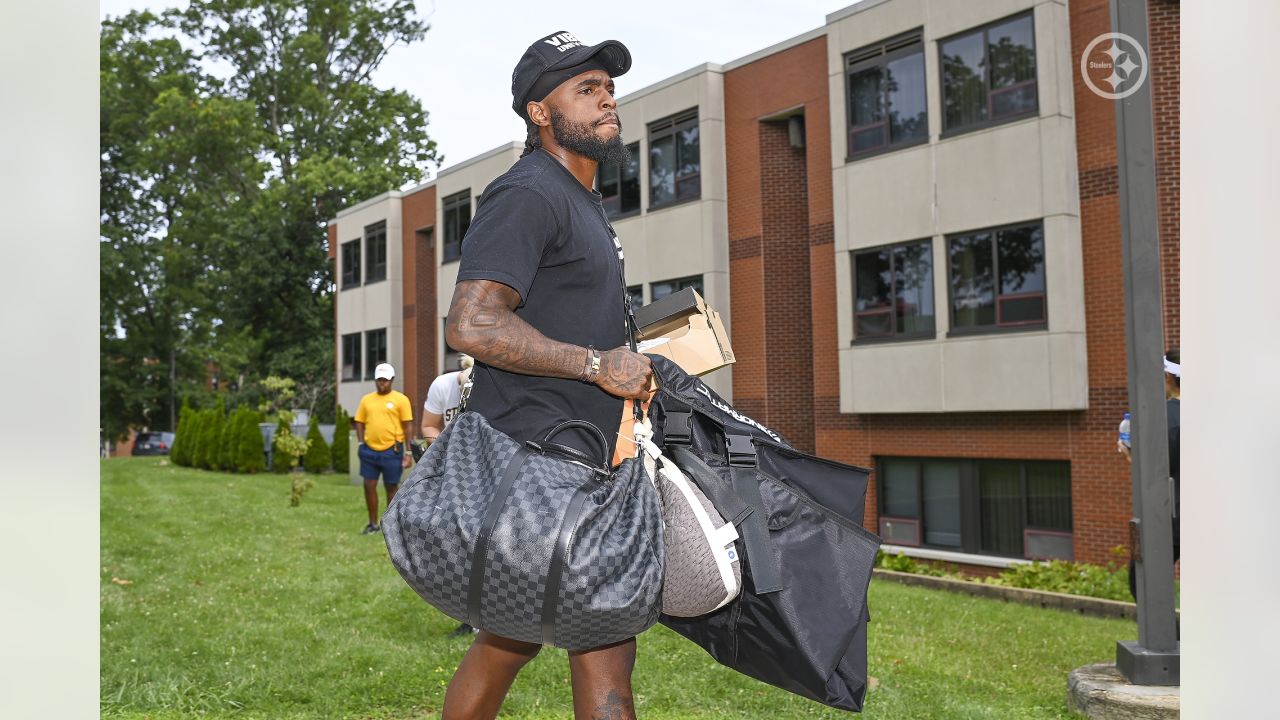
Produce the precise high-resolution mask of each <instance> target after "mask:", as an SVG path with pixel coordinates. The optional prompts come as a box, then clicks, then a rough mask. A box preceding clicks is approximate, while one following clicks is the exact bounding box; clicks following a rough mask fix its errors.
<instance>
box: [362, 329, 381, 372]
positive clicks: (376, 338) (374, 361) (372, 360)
mask: <svg viewBox="0 0 1280 720" xmlns="http://www.w3.org/2000/svg"><path fill="white" fill-rule="evenodd" d="M364 346H365V357H364V372H365V379H366V380H372V379H373V371H374V370H376V369H377V367H378V363H384V362H386V361H387V331H386V328H383V329H381V330H369V331H367V332H365V334H364Z"/></svg>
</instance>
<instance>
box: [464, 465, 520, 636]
mask: <svg viewBox="0 0 1280 720" xmlns="http://www.w3.org/2000/svg"><path fill="white" fill-rule="evenodd" d="M532 454H533V453H531V452H530V451H529V450H527V449H525V448H523V447H522V448H520V449H519V450H516V454H515V455H513V456H512V457H511V460H510V462H508V463H507V469H506V470H505V471H503V473H502V480H501V481H500V482H499V483H498V490H497V492H495V493H494V494H493V499H492V500H490V501H489V507H488V509H486V510H485V515H484V522H482V523H481V524H480V532H479V533H477V534H476V546H475V549H474V550H473V551H472V553H471V583H470V586H469V588H468V593H467V623H468V624H469V625H471V626H472V627H477V628H478V627H484V626H483V625H482V624H481V622H480V600H481V597H482V596H483V594H484V571H485V569H486V568H487V566H488V565H489V538H490V537H492V536H493V529H494V527H496V526H497V524H498V516H499V515H501V514H502V508H503V507H505V506H506V504H507V498H508V497H510V496H511V488H512V486H514V485H515V482H516V478H517V477H518V476H519V475H520V470H521V468H523V467H524V463H525V461H526V460H528V459H529V456H530V455H532Z"/></svg>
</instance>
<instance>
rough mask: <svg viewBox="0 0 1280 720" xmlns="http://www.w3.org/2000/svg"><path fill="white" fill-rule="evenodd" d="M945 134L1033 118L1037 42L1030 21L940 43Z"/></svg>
mask: <svg viewBox="0 0 1280 720" xmlns="http://www.w3.org/2000/svg"><path fill="white" fill-rule="evenodd" d="M938 50H939V57H940V60H941V64H942V107H943V115H942V119H943V129H945V130H957V129H967V128H975V127H981V126H983V125H986V124H988V123H991V122H997V121H1000V120H1004V119H1007V118H1015V117H1020V116H1023V115H1028V114H1031V113H1034V112H1035V110H1036V107H1037V86H1036V42H1035V27H1034V23H1033V22H1032V18H1031V15H1029V14H1028V15H1020V16H1018V17H1014V18H1007V19H1005V20H1001V21H999V22H996V23H992V24H991V25H988V26H986V27H982V28H978V29H976V30H972V31H969V32H966V33H965V34H963V35H958V36H956V37H953V38H949V39H947V40H944V41H942V42H941V43H939V49H938Z"/></svg>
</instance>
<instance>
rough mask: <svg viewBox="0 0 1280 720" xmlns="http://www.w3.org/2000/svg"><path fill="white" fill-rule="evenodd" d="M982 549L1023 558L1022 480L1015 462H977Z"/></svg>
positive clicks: (996, 553)
mask: <svg viewBox="0 0 1280 720" xmlns="http://www.w3.org/2000/svg"><path fill="white" fill-rule="evenodd" d="M978 488H979V489H978V497H979V501H980V503H981V505H980V507H981V518H982V532H981V534H980V537H981V545H980V547H981V549H982V551H983V552H985V553H991V554H993V555H1012V556H1020V555H1022V528H1023V518H1022V478H1021V467H1020V465H1019V463H1015V462H1001V461H983V462H979V463H978Z"/></svg>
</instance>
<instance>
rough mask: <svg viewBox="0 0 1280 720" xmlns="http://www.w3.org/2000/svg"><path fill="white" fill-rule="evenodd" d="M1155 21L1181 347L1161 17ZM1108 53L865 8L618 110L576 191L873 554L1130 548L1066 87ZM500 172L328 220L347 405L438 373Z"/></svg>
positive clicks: (953, 11) (1065, 16)
mask: <svg viewBox="0 0 1280 720" xmlns="http://www.w3.org/2000/svg"><path fill="white" fill-rule="evenodd" d="M1149 11H1150V29H1151V37H1150V42H1149V45H1150V47H1149V48H1148V49H1147V50H1148V57H1149V73H1150V74H1149V80H1148V81H1149V82H1151V83H1152V89H1153V102H1154V104H1155V110H1156V122H1155V134H1156V147H1157V166H1156V173H1157V185H1158V187H1157V191H1158V199H1159V204H1160V210H1159V212H1160V215H1159V217H1160V227H1159V231H1160V238H1161V243H1162V252H1163V267H1164V271H1165V273H1164V275H1165V280H1164V293H1165V295H1164V297H1165V312H1164V317H1165V337H1166V338H1167V342H1168V343H1169V344H1176V343H1177V342H1178V337H1179V331H1178V301H1177V297H1178V280H1177V277H1178V115H1177V108H1178V13H1179V6H1178V3H1177V2H1176V1H1174V0H1150V2H1149ZM1109 30H1110V17H1109V11H1108V4H1107V2H1106V0H1071V1H1070V2H1065V1H1063V0H999V1H998V2H997V1H995V0H992V1H991V2H981V3H978V2H966V3H957V2H953V1H951V0H864V1H863V2H860V3H857V4H855V5H852V6H850V7H848V8H845V9H844V10H841V11H838V12H835V13H832V14H831V15H829V16H827V18H826V22H825V23H824V24H823V25H822V26H821V27H818V28H816V29H814V30H812V31H810V32H807V33H804V34H802V35H800V36H798V37H795V38H792V39H790V40H787V41H784V42H782V43H779V44H777V45H774V46H772V47H769V48H765V49H762V50H760V51H759V52H756V53H753V54H751V55H748V56H746V57H744V58H741V59H739V60H735V61H733V62H730V63H727V64H725V65H716V64H711V63H708V64H704V65H701V66H698V67H695V68H692V69H690V70H688V71H686V72H683V73H680V74H678V75H675V76H673V77H671V78H668V79H666V80H664V81H662V82H659V83H656V84H654V85H652V86H649V87H646V88H642V89H639V90H635V91H633V92H630V93H627V94H624V95H623V96H622V97H620V99H619V108H618V111H619V114H620V115H621V117H622V120H623V125H624V127H625V128H626V133H625V136H626V137H627V139H629V140H631V147H632V154H633V160H632V162H631V163H630V164H629V165H628V166H626V167H621V168H604V169H602V171H601V175H600V177H599V179H598V182H597V187H598V189H599V190H600V192H601V194H602V195H603V196H604V202H605V206H606V208H607V209H608V210H609V212H610V214H611V216H612V217H613V224H614V227H615V228H616V229H617V231H618V234H619V236H620V237H621V239H622V241H623V244H624V246H625V247H626V252H627V282H628V285H629V290H630V292H631V293H632V295H633V296H634V297H636V298H637V299H638V300H639V301H641V302H651V301H652V300H654V299H656V298H657V297H660V296H662V295H665V294H666V293H669V292H672V291H674V290H678V289H680V288H682V287H685V286H694V287H697V288H698V289H699V291H700V292H701V293H702V294H703V295H704V296H705V297H706V298H707V300H708V302H709V303H710V304H711V305H712V306H714V307H716V308H717V309H718V310H720V311H721V312H722V314H723V315H724V316H725V319H726V325H727V326H728V328H729V331H730V333H731V336H732V339H733V344H734V349H735V351H736V353H737V356H738V362H737V364H736V365H734V366H733V367H731V368H726V369H724V370H720V371H717V372H716V373H713V374H712V375H710V376H708V382H709V383H710V384H711V385H712V386H713V387H715V389H716V390H718V391H719V392H721V393H722V394H723V395H725V396H726V397H729V398H730V399H731V400H732V401H733V403H734V405H735V406H736V407H737V408H739V409H741V410H742V411H744V412H746V413H747V414H749V415H751V416H753V417H755V418H757V419H759V420H761V421H763V422H765V423H766V424H768V425H770V426H773V427H775V428H776V429H778V430H779V431H780V432H781V433H782V434H783V436H784V437H786V438H787V439H788V440H790V441H791V442H792V443H793V444H794V445H796V446H797V447H800V448H803V449H806V450H813V451H816V452H817V453H818V454H820V455H823V456H825V457H830V458H833V459H837V460H841V461H844V462H849V463H853V464H857V465H861V466H864V467H868V468H872V470H873V482H872V484H871V487H870V490H869V492H868V498H867V503H868V508H867V509H868V512H867V518H868V527H870V528H871V529H873V530H875V531H878V532H880V533H881V535H882V536H883V537H884V540H885V543H886V547H887V549H889V550H890V551H899V550H901V551H903V552H906V553H907V554H909V555H914V556H917V557H923V558H930V559H940V560H947V561H953V562H960V563H964V564H965V565H967V566H969V567H970V568H971V569H974V570H980V569H988V570H989V569H992V568H999V567H1002V566H1006V565H1009V564H1011V563H1016V562H1022V561H1024V560H1025V559H1026V558H1032V557H1066V558H1075V559H1079V560H1085V561H1089V562H1105V561H1107V560H1109V559H1111V557H1112V556H1111V549H1112V548H1115V547H1118V546H1123V545H1125V544H1126V541H1127V532H1126V522H1127V519H1128V517H1129V514H1130V511H1129V508H1130V504H1131V502H1130V489H1129V474H1128V466H1127V465H1126V464H1125V463H1124V461H1123V459H1121V458H1120V456H1119V455H1117V454H1116V452H1115V449H1114V442H1115V432H1116V425H1117V423H1118V422H1119V419H1120V416H1121V415H1122V414H1123V412H1124V411H1125V409H1126V395H1127V390H1126V387H1127V382H1126V375H1125V347H1124V342H1125V341H1124V332H1123V330H1124V328H1123V325H1124V311H1123V276H1122V268H1121V248H1120V222H1119V195H1118V175H1117V164H1116V135H1115V121H1114V109H1113V106H1112V102H1111V101H1109V100H1105V99H1103V98H1102V97H1100V96H1098V95H1096V94H1094V93H1093V92H1092V91H1091V90H1090V89H1089V88H1088V87H1087V86H1086V84H1085V82H1084V80H1083V77H1082V75H1081V71H1080V58H1081V55H1082V53H1083V52H1084V50H1085V48H1086V47H1087V46H1088V45H1089V43H1090V41H1091V40H1093V39H1094V38H1096V37H1097V36H1099V35H1100V34H1103V33H1105V32H1108V31H1109ZM1102 47H1103V48H1105V47H1106V45H1103V46H1102ZM520 150H521V145H520V144H519V143H512V144H509V145H503V146H501V147H499V148H496V149H495V150H493V151H490V152H488V153H485V154H483V155H481V156H478V157H476V158H472V159H470V160H467V161H465V162H462V163H460V164H457V165H454V166H451V167H449V168H446V169H444V170H442V171H441V172H440V173H439V176H438V177H437V178H436V179H434V180H432V181H431V182H428V183H426V184H424V185H422V186H420V187H417V188H413V189H410V190H407V191H403V192H389V193H387V194H385V195H382V196H379V197H377V198H373V199H371V200H368V201H365V202H362V203H360V204H358V205H355V206H353V207H351V208H348V209H346V210H343V211H342V212H341V213H339V214H338V216H337V217H336V218H335V219H334V220H333V221H331V223H330V226H329V237H328V240H329V248H330V254H331V256H332V257H333V258H334V260H335V277H336V278H338V286H339V292H338V301H337V337H336V338H335V343H336V348H337V368H336V372H337V376H338V387H339V392H338V397H339V401H340V402H341V403H342V404H343V405H344V406H345V407H347V408H348V409H349V410H351V409H354V405H355V403H356V401H357V400H358V398H359V396H360V395H361V394H363V393H364V392H366V391H367V389H368V388H369V387H371V382H369V380H368V378H369V377H371V373H372V368H373V366H374V364H376V363H377V362H379V361H381V360H383V359H386V360H389V361H390V362H392V363H393V364H395V365H396V367H397V368H398V369H399V371H400V373H401V377H402V378H404V382H403V388H404V390H405V392H406V394H408V395H409V396H410V398H411V399H412V400H413V401H414V402H415V403H417V404H419V406H420V404H421V402H422V401H423V399H424V396H425V393H426V389H427V387H428V385H429V384H430V381H431V379H432V377H434V375H435V374H437V373H438V372H440V371H442V370H445V369H451V368H452V367H453V359H452V356H451V354H450V350H449V348H447V347H446V346H445V344H444V340H443V318H444V315H445V313H446V311H447V309H448V305H449V301H450V298H451V296H452V289H453V285H454V280H455V278H456V273H457V258H458V255H459V250H460V246H461V240H462V236H463V235H464V234H465V231H466V227H467V225H468V223H469V221H470V217H471V213H472V211H473V209H474V204H475V202H476V200H477V198H478V196H479V195H480V193H481V192H482V190H483V189H484V187H485V185H487V184H488V182H490V181H491V180H492V179H493V178H495V177H496V176H497V175H498V174H500V173H501V172H503V171H504V170H505V169H506V168H507V167H509V166H510V165H511V163H512V162H514V161H515V159H516V158H517V157H518V156H519V154H520Z"/></svg>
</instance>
